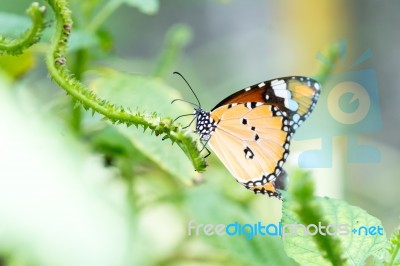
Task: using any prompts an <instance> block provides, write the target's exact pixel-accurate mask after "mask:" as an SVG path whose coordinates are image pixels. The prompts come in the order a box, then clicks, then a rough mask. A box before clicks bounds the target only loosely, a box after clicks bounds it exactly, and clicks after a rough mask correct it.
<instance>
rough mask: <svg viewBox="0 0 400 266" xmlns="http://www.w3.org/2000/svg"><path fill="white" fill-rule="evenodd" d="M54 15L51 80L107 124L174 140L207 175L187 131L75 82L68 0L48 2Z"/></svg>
mask: <svg viewBox="0 0 400 266" xmlns="http://www.w3.org/2000/svg"><path fill="white" fill-rule="evenodd" d="M47 2H48V3H49V5H50V7H51V8H52V9H53V11H54V14H55V20H56V25H55V29H54V32H53V35H52V39H51V46H50V49H49V52H48V53H47V56H46V65H47V68H48V71H49V74H50V76H51V78H52V79H53V80H54V81H55V82H56V83H57V84H58V85H59V86H60V87H61V88H63V89H64V90H65V91H66V92H67V93H68V94H70V95H71V96H72V97H73V98H74V99H75V100H76V101H77V102H78V103H80V104H82V106H83V107H84V108H85V109H86V110H87V109H92V112H93V113H94V112H97V113H99V114H102V115H104V117H105V119H106V120H109V121H111V122H112V123H115V124H120V123H123V124H126V125H127V126H130V125H135V126H139V125H140V126H143V127H144V128H145V129H147V128H149V129H151V130H152V132H154V133H155V135H156V136H158V135H164V137H163V138H164V139H167V138H169V139H171V141H172V142H176V143H177V144H178V145H179V147H180V148H181V149H182V150H183V151H184V152H185V154H186V155H187V156H188V157H189V159H190V160H191V161H192V164H193V166H194V168H195V169H196V170H197V171H204V169H205V167H206V163H205V160H204V158H203V157H202V156H201V155H200V153H199V150H198V149H197V144H196V143H195V141H193V139H192V138H191V137H190V135H189V134H188V132H187V131H183V130H182V128H181V127H180V126H178V125H175V124H174V123H173V121H172V119H171V118H169V117H166V118H159V117H156V116H154V115H146V114H141V113H139V112H136V113H132V112H131V111H130V110H125V109H124V108H123V107H122V106H116V105H114V104H111V103H109V102H108V101H106V100H103V99H100V98H99V97H97V96H96V95H95V94H94V93H93V92H92V91H90V90H89V89H87V88H86V87H84V85H82V84H81V83H80V82H79V81H78V80H77V79H76V78H74V77H73V76H72V75H71V73H70V71H69V70H68V68H67V66H66V53H65V51H66V47H67V42H68V38H69V36H70V34H71V29H72V19H71V11H70V10H69V8H68V7H67V3H66V1H65V0H47Z"/></svg>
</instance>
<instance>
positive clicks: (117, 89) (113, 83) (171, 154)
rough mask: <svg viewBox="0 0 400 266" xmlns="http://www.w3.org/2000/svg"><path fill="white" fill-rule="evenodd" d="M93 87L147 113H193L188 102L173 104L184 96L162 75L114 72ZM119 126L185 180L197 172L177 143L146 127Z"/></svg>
mask: <svg viewBox="0 0 400 266" xmlns="http://www.w3.org/2000/svg"><path fill="white" fill-rule="evenodd" d="M91 87H92V88H93V89H94V90H95V91H96V94H97V95H98V96H100V97H101V98H103V99H108V100H109V101H110V102H111V103H115V104H117V105H120V106H123V107H124V108H125V109H131V110H141V111H144V112H147V113H150V112H151V111H154V110H157V113H159V114H162V116H163V117H164V116H170V117H177V116H178V115H181V114H187V113H192V109H190V108H189V106H188V105H187V104H185V103H177V104H173V105H171V101H172V100H173V99H176V98H181V97H180V95H179V94H178V93H177V92H176V91H175V90H174V89H172V88H171V87H169V86H168V85H167V84H165V83H164V82H163V81H162V80H160V79H154V78H151V77H144V76H132V75H126V74H120V73H115V74H112V75H109V76H108V77H103V78H100V79H97V80H95V81H94V82H93V83H92V85H91ZM118 130H120V132H122V133H123V134H124V135H125V136H127V137H128V138H129V139H130V141H131V142H132V144H133V145H134V146H135V147H136V148H137V149H138V150H140V151H141V152H142V153H143V154H144V155H146V156H147V157H149V158H151V159H152V160H153V161H154V162H156V163H157V164H158V165H159V166H160V167H161V168H162V169H164V170H166V171H167V172H169V173H171V174H172V175H173V176H176V177H179V178H180V179H181V180H182V181H184V182H186V183H191V182H189V180H190V178H189V177H190V176H192V175H193V174H194V171H193V167H192V165H191V163H190V161H189V160H188V159H187V158H186V156H185V155H184V153H182V152H181V151H180V149H179V148H178V146H177V145H171V142H170V141H168V140H166V141H162V137H161V136H160V137H159V138H156V137H155V136H154V135H153V134H157V132H153V134H149V133H148V132H146V133H143V131H144V130H143V128H140V127H139V129H137V128H135V127H129V128H127V127H126V126H124V125H120V126H118Z"/></svg>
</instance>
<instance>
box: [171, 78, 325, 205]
mask: <svg viewBox="0 0 400 266" xmlns="http://www.w3.org/2000/svg"><path fill="white" fill-rule="evenodd" d="M177 74H179V73H177ZM189 87H190V86H189ZM190 89H191V88H190ZM191 90H192V89H191ZM192 91H193V90H192ZM320 91H321V85H320V84H319V83H318V82H317V81H315V80H314V79H311V78H308V77H299V76H292V77H283V78H278V79H273V80H269V81H264V82H261V83H258V84H255V85H253V86H250V87H248V88H245V89H243V90H241V91H238V92H236V93H234V94H232V95H231V96H229V97H227V98H226V99H224V100H222V101H221V102H220V103H219V104H217V105H216V106H215V107H214V108H213V109H212V110H211V111H210V112H206V111H204V110H203V109H201V106H200V103H199V104H198V106H197V108H195V111H194V116H195V120H196V132H197V133H198V134H199V136H200V140H201V141H202V142H203V143H204V147H205V145H206V144H209V146H210V147H211V149H212V150H213V151H214V152H215V154H216V155H217V156H218V157H219V159H220V160H221V161H222V163H223V164H224V165H225V166H226V168H227V169H228V170H229V172H230V173H231V174H232V175H233V176H234V177H235V179H236V180H237V182H239V183H240V184H242V185H243V186H245V187H246V188H247V189H250V190H252V191H254V192H255V193H261V194H267V195H269V196H270V197H271V196H273V197H277V198H281V194H280V192H279V191H278V190H277V189H276V188H277V184H279V186H278V188H280V186H281V185H280V184H281V183H282V182H283V181H282V180H280V178H281V176H282V174H283V169H282V166H283V164H284V163H285V161H286V158H287V156H288V154H289V146H290V141H291V139H292V137H293V134H294V132H295V131H296V129H297V128H298V127H299V126H300V125H301V124H302V123H303V122H304V121H305V120H306V119H307V118H308V116H309V115H310V113H311V112H312V110H313V109H314V107H315V104H316V103H317V101H318V97H319V94H320ZM195 97H196V99H197V96H196V95H195ZM197 100H198V99H197Z"/></svg>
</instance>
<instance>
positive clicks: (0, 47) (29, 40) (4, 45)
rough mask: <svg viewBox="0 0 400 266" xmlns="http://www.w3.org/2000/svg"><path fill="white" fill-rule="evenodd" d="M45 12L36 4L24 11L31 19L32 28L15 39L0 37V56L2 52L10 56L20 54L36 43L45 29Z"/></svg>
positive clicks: (43, 8)
mask: <svg viewBox="0 0 400 266" xmlns="http://www.w3.org/2000/svg"><path fill="white" fill-rule="evenodd" d="M45 11H46V8H45V7H44V6H39V4H38V3H37V2H35V3H33V4H32V5H31V6H30V7H29V8H28V10H27V11H26V12H27V14H28V15H29V16H30V17H31V20H32V28H30V29H28V30H26V31H25V32H24V33H23V34H22V35H21V36H20V37H18V38H16V39H8V38H4V37H2V36H0V54H1V53H2V52H3V51H4V52H6V53H7V54H12V55H18V54H22V53H23V51H24V50H25V49H27V48H29V47H30V46H32V45H33V44H35V43H37V42H38V41H39V39H40V36H41V34H42V31H43V29H44V28H45V23H44V13H45Z"/></svg>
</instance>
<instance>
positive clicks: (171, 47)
mask: <svg viewBox="0 0 400 266" xmlns="http://www.w3.org/2000/svg"><path fill="white" fill-rule="evenodd" d="M191 35H192V33H191V31H190V28H188V27H187V26H186V25H180V24H177V25H174V26H173V27H172V28H171V29H170V30H169V31H168V33H167V38H166V45H165V46H164V47H165V48H164V50H163V52H162V53H161V56H160V58H159V60H158V61H159V62H158V64H157V67H156V69H155V70H154V76H156V77H163V76H165V74H166V73H170V72H172V71H171V68H172V66H173V65H174V64H175V62H176V60H177V59H178V55H179V54H180V52H181V50H182V48H183V47H184V46H186V44H187V43H188V42H189V41H190V39H191V37H192V36H191Z"/></svg>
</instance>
